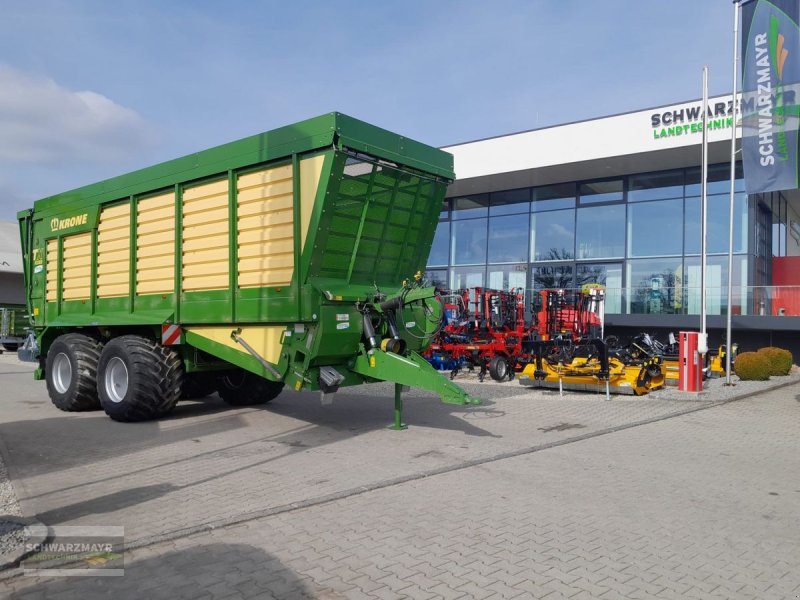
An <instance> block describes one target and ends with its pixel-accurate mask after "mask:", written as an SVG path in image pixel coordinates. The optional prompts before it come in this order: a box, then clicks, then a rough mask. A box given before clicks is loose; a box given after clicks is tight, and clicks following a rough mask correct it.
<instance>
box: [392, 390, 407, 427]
mask: <svg viewBox="0 0 800 600" xmlns="http://www.w3.org/2000/svg"><path fill="white" fill-rule="evenodd" d="M407 428H408V425H406V424H405V423H403V386H402V385H401V384H399V383H395V384H394V425H392V426H391V427H389V429H394V430H395V431H400V430H402V429H407Z"/></svg>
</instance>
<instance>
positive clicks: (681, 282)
mask: <svg viewBox="0 0 800 600" xmlns="http://www.w3.org/2000/svg"><path fill="white" fill-rule="evenodd" d="M701 105H702V102H701V101H697V100H696V101H689V102H682V103H680V104H675V105H670V106H662V107H656V108H650V109H645V110H640V111H635V112H630V113H625V114H619V115H613V116H609V117H603V118H599V119H591V120H586V121H580V122H575V123H568V124H565V125H558V126H553V127H546V128H542V129H535V130H530V131H524V132H521V133H514V134H509V135H503V136H499V137H494V138H489V139H484V140H478V141H474V142H467V143H464V144H458V145H455V146H450V147H447V148H445V150H447V151H449V152H451V153H452V154H453V155H454V156H455V170H456V175H457V181H456V182H454V183H453V184H452V185H451V186H450V188H449V190H448V193H447V199H446V201H445V205H444V206H443V210H442V212H441V216H440V222H439V226H438V228H437V231H436V237H435V239H434V243H433V248H432V250H431V254H430V259H429V261H428V270H427V273H428V276H429V278H430V279H433V280H434V281H436V282H437V283H439V284H440V285H442V286H446V287H450V288H451V289H458V288H465V287H474V286H481V287H488V288H494V289H511V288H517V289H525V290H526V297H527V298H528V299H530V298H532V297H533V294H534V293H535V291H536V290H538V289H544V288H562V289H580V288H581V287H582V286H583V285H584V284H588V283H600V284H602V285H604V286H605V287H606V307H605V310H606V327H607V329H608V330H609V331H611V332H614V333H618V334H621V335H625V334H630V333H634V332H639V331H647V332H651V333H659V332H661V333H665V332H667V331H676V332H677V331H678V330H698V329H699V328H700V317H699V315H700V312H701V306H700V299H701V293H700V289H701V288H700V281H701V273H700V271H701V267H700V251H701V201H700V196H701V185H700V179H701V174H700V164H701V140H702V128H701V119H702V115H701V110H702V109H701ZM708 111H709V113H708V115H709V116H708V139H709V172H708V204H707V214H708V235H707V248H708V260H707V267H706V290H707V303H706V307H707V313H708V315H709V319H708V328H709V336H710V339H709V343H710V344H717V343H720V342H721V341H723V339H724V328H725V320H726V310H727V307H726V305H727V285H728V262H727V261H728V232H729V227H728V224H729V206H730V146H731V141H730V140H731V127H732V102H731V96H730V95H728V96H721V97H716V98H711V99H710V100H709V103H708ZM740 129H741V128H739V131H740ZM733 228H734V238H733V270H732V272H731V275H732V278H733V293H732V311H731V312H732V322H733V328H734V341H737V342H739V343H740V346H742V347H744V348H750V347H754V346H761V345H767V344H775V345H781V346H784V347H789V348H792V349H793V350H795V352H798V351H800V342H798V341H797V338H798V337H800V336H798V335H797V334H798V331H800V192H799V191H798V190H790V191H787V192H773V193H767V194H753V195H749V196H748V194H747V193H746V192H745V189H744V181H743V179H742V173H741V162H740V161H737V173H736V179H735V197H734V223H733ZM796 286H798V287H796Z"/></svg>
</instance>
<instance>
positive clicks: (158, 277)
mask: <svg viewBox="0 0 800 600" xmlns="http://www.w3.org/2000/svg"><path fill="white" fill-rule="evenodd" d="M174 290H175V193H174V192H170V193H168V194H161V195H159V196H153V197H151V198H143V199H140V200H139V201H138V202H137V203H136V293H137V294H170V293H172V292H173V291H174Z"/></svg>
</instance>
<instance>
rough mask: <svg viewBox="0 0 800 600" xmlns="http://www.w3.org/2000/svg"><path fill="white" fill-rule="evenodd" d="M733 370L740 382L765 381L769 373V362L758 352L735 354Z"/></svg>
mask: <svg viewBox="0 0 800 600" xmlns="http://www.w3.org/2000/svg"><path fill="white" fill-rule="evenodd" d="M733 370H734V372H735V373H736V374H737V375H738V376H739V379H741V380H742V381H766V380H767V379H769V373H770V368H769V361H768V360H767V357H766V356H765V355H764V354H761V353H760V352H742V353H741V354H737V355H736V362H735V363H734V365H733Z"/></svg>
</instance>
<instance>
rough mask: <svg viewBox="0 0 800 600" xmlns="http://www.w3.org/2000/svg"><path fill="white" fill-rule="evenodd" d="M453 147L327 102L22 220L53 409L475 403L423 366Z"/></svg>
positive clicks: (56, 201) (50, 202) (116, 413)
mask: <svg viewBox="0 0 800 600" xmlns="http://www.w3.org/2000/svg"><path fill="white" fill-rule="evenodd" d="M453 177H454V174H453V163H452V156H451V155H450V154H448V153H446V152H443V151H441V150H438V149H436V148H432V147H429V146H426V145H423V144H421V143H419V142H415V141H413V140H410V139H407V138H405V137H402V136H399V135H396V134H393V133H390V132H388V131H385V130H383V129H380V128H378V127H374V126H372V125H368V124H367V123H364V122H362V121H358V120H356V119H353V118H351V117H348V116H346V115H343V114H339V113H331V114H327V115H323V116H320V117H317V118H313V119H309V120H307V121H303V122H300V123H297V124H294V125H290V126H287V127H283V128H280V129H276V130H273V131H269V132H267V133H263V134H259V135H255V136H252V137H249V138H246V139H243V140H240V141H236V142H232V143H229V144H225V145H222V146H219V147H216V148H211V149H209V150H205V151H203V152H198V153H197V154H192V155H189V156H186V157H183V158H179V159H176V160H172V161H169V162H165V163H162V164H159V165H155V166H153V167H149V168H145V169H142V170H139V171H135V172H133V173H129V174H126V175H122V176H119V177H115V178H113V179H109V180H106V181H102V182H100V183H96V184H93V185H89V186H86V187H83V188H80V189H77V190H73V191H71V192H66V193H63V194H59V195H56V196H52V197H49V198H45V199H42V200H39V201H37V202H36V203H35V204H34V207H33V209H32V210H26V211H22V212H20V213H19V215H18V218H19V223H20V232H21V238H22V249H23V256H24V270H25V284H26V291H27V302H28V307H27V308H28V311H29V314H30V318H31V326H32V334H31V338H30V340H29V341H28V342H27V343H26V344H25V347H24V348H23V349H21V351H20V355H21V358H23V359H29V360H34V361H38V363H39V365H38V368H37V370H36V372H35V377H36V378H37V379H44V380H45V381H46V383H47V389H48V392H49V395H50V398H51V399H52V401H53V403H54V404H55V405H56V406H57V407H58V408H60V409H62V410H69V411H76V410H88V409H93V408H99V407H102V408H103V409H104V410H105V411H106V413H107V414H108V415H109V416H110V417H111V418H113V419H116V420H119V421H138V420H145V419H152V418H158V417H160V416H163V415H165V414H167V413H168V412H169V411H170V410H172V409H173V408H174V406H175V404H176V403H177V401H178V400H179V399H180V398H182V397H184V398H185V397H199V396H202V395H207V394H208V393H211V392H213V391H217V392H218V393H219V395H220V396H221V397H222V398H223V399H224V400H225V401H227V402H228V403H230V404H233V405H250V404H259V403H264V402H268V401H269V400H272V399H273V398H275V397H276V396H277V395H278V394H279V393H281V391H282V390H283V388H284V386H285V385H288V387H289V388H291V389H292V390H297V391H299V390H319V391H320V392H321V393H322V394H323V397H324V395H326V394H330V393H333V392H336V391H337V390H338V389H339V388H340V387H344V386H350V385H357V384H362V383H371V382H377V381H390V382H394V383H395V390H396V391H395V400H396V415H395V416H396V425H398V426H399V425H400V409H401V406H402V402H401V398H400V393H401V390H402V386H413V387H418V388H422V389H426V390H430V391H432V392H434V393H436V394H438V395H439V397H440V398H441V399H442V401H444V402H447V403H454V404H466V403H473V402H478V400H477V399H475V398H472V397H470V396H469V395H468V394H467V393H465V392H464V391H463V390H462V389H461V388H459V387H458V386H456V385H455V384H453V383H452V382H450V381H448V380H447V379H445V378H444V377H442V376H441V375H440V374H438V373H437V372H436V371H434V370H433V369H432V368H431V367H430V366H429V364H428V363H427V362H426V361H425V360H424V359H422V358H421V357H420V355H419V354H418V352H419V351H420V350H422V349H424V348H425V346H426V344H427V341H428V338H429V336H430V335H431V334H432V333H433V332H434V331H435V329H436V328H437V327H438V326H439V322H440V315H441V307H440V305H439V303H438V301H437V300H436V298H435V296H434V290H433V289H432V288H431V287H428V286H426V285H425V283H424V281H423V279H422V278H421V276H420V272H421V270H422V269H424V267H425V264H426V260H427V257H428V252H429V251H430V247H431V243H432V240H433V235H434V230H435V228H436V224H437V222H438V216H439V212H440V210H441V206H442V201H443V198H444V194H445V189H446V186H447V184H448V183H449V182H450V181H452V179H453Z"/></svg>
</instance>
